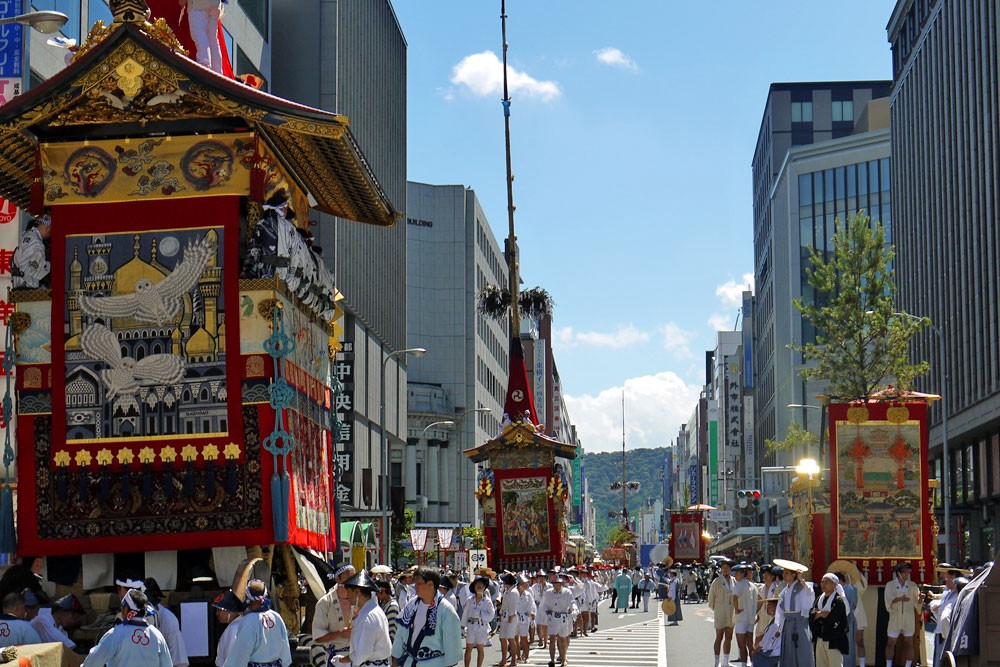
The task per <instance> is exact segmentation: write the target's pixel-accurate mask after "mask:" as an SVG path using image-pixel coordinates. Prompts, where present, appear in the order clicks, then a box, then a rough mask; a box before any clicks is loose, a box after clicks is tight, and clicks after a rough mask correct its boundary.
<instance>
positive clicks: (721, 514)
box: [706, 510, 733, 521]
mask: <svg viewBox="0 0 1000 667" xmlns="http://www.w3.org/2000/svg"><path fill="white" fill-rule="evenodd" d="M707 514H708V516H707V517H706V518H707V519H708V520H709V521H732V520H733V511H732V510H709V511H708V513H707Z"/></svg>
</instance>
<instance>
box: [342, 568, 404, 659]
mask: <svg viewBox="0 0 1000 667" xmlns="http://www.w3.org/2000/svg"><path fill="white" fill-rule="evenodd" d="M344 587H345V588H346V589H347V594H348V596H349V598H350V600H351V605H352V606H353V607H354V608H355V609H359V611H358V615H357V616H356V617H355V618H354V623H353V624H352V626H351V648H350V652H349V653H348V654H347V655H342V656H340V657H339V658H338V659H337V660H338V661H339V662H340V663H342V664H346V663H350V664H352V665H355V666H356V667H377V666H378V665H387V664H388V661H389V658H390V656H391V655H392V644H391V643H390V641H389V620H388V619H387V618H386V617H385V612H383V611H382V608H381V607H380V606H379V605H378V600H376V599H375V597H374V595H373V594H374V593H375V590H376V588H377V586H376V583H375V580H374V579H372V578H371V576H370V575H369V574H368V572H367V571H365V570H361V572H358V573H357V574H356V575H354V576H353V577H351V578H350V579H348V580H347V581H345V582H344Z"/></svg>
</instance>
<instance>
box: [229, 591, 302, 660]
mask: <svg viewBox="0 0 1000 667" xmlns="http://www.w3.org/2000/svg"><path fill="white" fill-rule="evenodd" d="M245 595H246V612H245V614H244V616H243V620H241V621H240V627H239V630H238V631H237V632H236V641H234V642H233V644H232V646H231V647H230V648H229V655H227V656H226V661H225V662H224V663H222V667H247V666H248V665H254V666H255V667H288V666H289V665H291V664H292V651H291V647H290V646H289V645H288V629H287V628H286V627H285V622H284V621H283V620H282V618H281V615H280V614H278V613H277V612H276V611H274V610H273V609H270V607H269V605H268V596H267V587H266V586H265V585H264V582H263V581H261V580H260V579H251V580H250V581H249V582H247V587H246V591H245Z"/></svg>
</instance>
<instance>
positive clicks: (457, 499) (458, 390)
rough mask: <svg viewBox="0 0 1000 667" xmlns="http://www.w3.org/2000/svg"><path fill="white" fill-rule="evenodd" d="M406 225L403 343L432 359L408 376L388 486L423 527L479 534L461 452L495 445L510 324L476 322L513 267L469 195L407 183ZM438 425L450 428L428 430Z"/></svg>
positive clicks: (418, 362)
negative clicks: (473, 528)
mask: <svg viewBox="0 0 1000 667" xmlns="http://www.w3.org/2000/svg"><path fill="white" fill-rule="evenodd" d="M406 216H407V219H406V226H405V229H406V232H407V267H406V277H407V307H408V308H409V313H408V315H407V321H408V332H407V344H408V345H409V346H410V347H423V348H426V349H427V354H426V355H425V356H423V357H421V358H419V359H414V360H412V361H411V362H410V365H409V368H408V397H409V398H408V400H409V429H408V430H409V437H408V438H407V442H406V446H405V447H403V446H400V447H394V448H393V451H392V459H391V461H392V474H393V478H392V483H393V485H397V486H398V485H402V486H405V489H406V491H405V495H406V501H407V504H409V505H412V506H413V507H415V508H416V510H417V519H418V521H420V522H424V523H451V524H452V525H455V524H458V523H461V524H466V525H473V524H474V523H475V521H476V519H477V517H478V513H479V510H478V506H477V504H476V502H475V500H474V497H473V486H474V485H475V474H476V472H475V466H474V465H473V463H472V462H471V461H470V460H469V459H468V458H467V457H466V456H465V455H463V454H462V451H463V450H465V449H469V448H470V447H474V446H477V445H480V444H482V443H483V442H485V441H487V440H489V439H491V438H494V437H496V434H497V431H498V429H499V426H500V418H501V417H502V415H503V403H504V397H505V391H506V388H507V365H508V344H507V340H508V337H507V323H506V322H498V321H496V320H494V319H491V318H487V317H484V316H483V315H481V314H479V312H478V311H477V310H476V296H477V294H478V293H479V290H480V289H482V288H483V287H485V286H487V285H506V284H507V265H506V264H505V263H504V257H503V251H502V250H501V248H500V245H499V244H498V243H497V240H496V237H495V236H494V235H493V230H492V229H491V228H490V224H489V221H488V220H487V219H486V215H485V214H484V213H483V210H482V208H481V207H480V205H479V200H478V199H477V198H476V193H475V192H474V191H473V190H472V189H471V188H466V187H463V186H461V185H427V184H424V183H412V182H411V183H409V184H408V196H407V212H406ZM478 408H485V409H486V410H485V411H482V412H475V411H474V410H476V409H478ZM442 421H445V422H447V421H450V422H454V425H452V426H450V427H449V426H447V425H439V426H437V427H434V426H431V425H432V424H434V423H435V422H442ZM428 427H429V428H428ZM425 498H426V507H424V504H425V503H424V499H425Z"/></svg>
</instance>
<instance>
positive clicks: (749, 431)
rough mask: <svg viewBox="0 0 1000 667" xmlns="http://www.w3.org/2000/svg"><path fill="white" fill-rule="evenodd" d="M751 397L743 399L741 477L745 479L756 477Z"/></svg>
mask: <svg viewBox="0 0 1000 667" xmlns="http://www.w3.org/2000/svg"><path fill="white" fill-rule="evenodd" d="M753 434H754V422H753V396H744V397H743V443H744V444H743V463H744V472H743V476H744V477H746V478H747V479H755V478H756V477H757V452H756V449H757V447H756V443H755V442H754V437H753Z"/></svg>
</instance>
